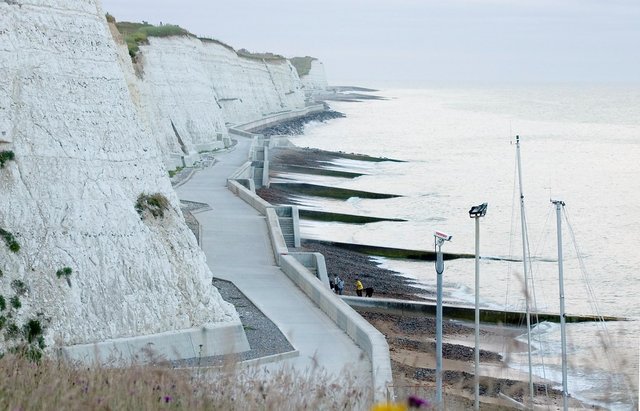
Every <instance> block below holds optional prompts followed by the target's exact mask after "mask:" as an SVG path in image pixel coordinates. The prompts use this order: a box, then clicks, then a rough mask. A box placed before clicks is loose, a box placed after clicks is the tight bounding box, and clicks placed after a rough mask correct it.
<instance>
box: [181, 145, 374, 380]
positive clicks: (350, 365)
mask: <svg viewBox="0 0 640 411" xmlns="http://www.w3.org/2000/svg"><path fill="white" fill-rule="evenodd" d="M249 144H250V140H249V139H244V138H239V139H238V144H237V145H236V147H235V149H233V150H231V151H228V152H224V153H220V154H219V155H217V156H216V162H215V164H214V165H213V166H211V167H208V168H204V169H203V170H200V171H198V172H196V173H195V174H194V175H193V176H192V177H191V179H190V180H189V181H187V182H186V183H184V184H183V185H181V186H180V187H178V188H177V189H176V191H177V192H178V195H179V197H180V198H181V199H183V200H189V201H198V202H203V203H207V204H209V205H210V206H211V210H209V211H204V212H199V213H197V215H196V218H197V219H198V221H199V223H200V225H201V230H202V244H201V247H202V249H203V251H204V252H205V255H206V256H207V262H208V265H209V267H210V268H211V271H212V272H213V275H214V276H215V277H218V278H222V279H225V280H229V281H231V282H233V283H234V284H235V285H236V287H238V289H240V291H242V293H243V294H245V295H246V296H247V297H248V298H249V299H250V300H251V301H252V302H253V303H254V304H255V305H256V306H257V307H258V308H259V309H260V310H261V311H262V312H263V313H264V314H265V315H266V316H267V317H269V319H271V321H273V322H274V323H275V324H276V326H278V328H279V329H280V330H281V331H282V332H283V334H285V335H286V336H287V338H288V339H289V341H290V342H291V344H292V345H293V347H294V348H295V349H296V350H298V351H299V353H300V355H299V356H297V357H294V358H288V359H285V360H282V361H281V362H282V363H283V364H289V365H291V366H293V367H295V368H296V369H297V370H300V371H305V370H307V369H312V368H313V367H314V366H315V365H318V366H320V367H321V368H324V369H325V370H326V371H327V372H328V373H331V374H335V375H337V374H339V373H341V372H342V371H343V368H346V369H347V370H349V371H350V372H351V373H352V374H354V375H357V376H358V378H359V381H363V382H365V380H363V378H367V379H369V380H371V363H370V360H369V359H368V358H367V355H366V354H365V353H364V352H363V351H362V350H361V349H360V348H359V347H358V346H356V345H355V343H354V342H353V341H352V340H351V339H350V338H349V337H348V336H347V335H346V334H345V333H344V332H343V331H342V330H340V329H339V328H338V327H337V326H336V325H335V323H334V322H333V321H331V320H330V319H329V318H328V317H327V316H326V315H325V314H324V313H323V312H322V311H321V310H320V309H319V308H318V307H317V306H316V305H315V304H314V303H313V302H312V301H311V300H309V299H308V298H307V296H306V295H305V294H304V293H303V292H302V291H301V290H300V289H299V288H298V287H297V286H296V285H295V284H294V283H293V282H292V281H291V280H290V279H289V278H288V277H287V276H286V275H285V274H284V273H283V272H282V271H281V270H280V268H279V267H278V266H277V265H276V262H275V260H274V256H273V251H272V248H271V241H270V239H269V235H268V232H267V225H266V221H265V217H264V216H262V215H260V214H259V213H258V212H257V211H256V210H255V209H253V208H252V207H251V206H249V205H248V204H246V203H245V202H244V201H242V200H241V199H240V198H238V197H237V196H235V195H234V194H233V193H232V192H231V191H229V190H228V189H227V187H226V182H227V177H228V176H230V175H231V174H232V173H233V172H234V171H235V170H236V169H237V168H238V167H240V166H241V165H242V164H243V163H244V162H245V161H246V159H247V152H248V148H249ZM367 386H371V384H367Z"/></svg>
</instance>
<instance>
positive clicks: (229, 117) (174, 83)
mask: <svg viewBox="0 0 640 411" xmlns="http://www.w3.org/2000/svg"><path fill="white" fill-rule="evenodd" d="M137 61H138V63H137V64H138V67H139V68H140V69H139V72H140V73H141V75H140V76H138V77H137V78H136V79H135V81H134V82H135V84H134V85H133V88H137V89H139V90H140V96H141V98H140V104H139V106H140V108H141V110H142V112H143V117H145V118H146V119H147V120H148V122H149V126H150V128H151V131H152V133H153V135H154V136H156V138H157V139H158V141H159V143H160V147H161V150H162V152H163V156H164V159H165V163H166V164H168V165H169V167H172V166H175V165H179V164H178V163H176V161H175V159H176V158H178V157H180V156H184V157H185V161H186V162H187V164H188V163H189V162H190V160H189V159H191V161H192V160H194V159H197V153H198V151H201V150H211V149H215V148H220V147H224V146H225V145H226V144H228V140H226V138H227V128H226V124H240V123H245V122H249V121H252V120H256V119H260V118H262V117H264V116H268V115H270V114H275V113H279V112H282V111H286V110H292V109H299V108H303V107H304V106H305V101H304V92H303V91H302V83H301V82H300V79H299V78H298V75H297V73H296V71H295V69H294V68H293V66H291V64H290V63H289V62H288V61H287V60H286V59H261V58H253V57H243V56H240V55H238V54H237V53H236V52H235V51H234V50H232V49H230V48H228V47H225V46H223V45H221V44H219V43H217V42H212V41H206V40H199V39H197V38H194V37H188V36H174V37H166V38H159V37H150V38H149V44H146V45H140V52H139V54H138V56H137ZM225 140H226V141H225Z"/></svg>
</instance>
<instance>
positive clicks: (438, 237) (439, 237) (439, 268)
mask: <svg viewBox="0 0 640 411" xmlns="http://www.w3.org/2000/svg"><path fill="white" fill-rule="evenodd" d="M433 239H434V244H435V247H436V289H437V292H436V295H437V299H436V404H437V405H436V406H437V407H438V410H442V408H443V407H442V406H443V403H442V273H444V258H443V256H442V244H444V242H445V241H451V236H450V235H449V234H445V233H443V232H442V231H436V232H435V233H433Z"/></svg>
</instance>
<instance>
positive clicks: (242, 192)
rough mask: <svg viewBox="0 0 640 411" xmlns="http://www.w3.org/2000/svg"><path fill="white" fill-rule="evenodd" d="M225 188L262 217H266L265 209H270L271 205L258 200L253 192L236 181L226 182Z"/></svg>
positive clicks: (260, 199)
mask: <svg viewBox="0 0 640 411" xmlns="http://www.w3.org/2000/svg"><path fill="white" fill-rule="evenodd" d="M227 188H228V189H229V190H231V192H233V193H234V194H235V195H237V196H238V197H240V198H241V199H242V200H244V202H245V203H247V204H249V205H250V206H251V207H253V208H255V209H256V210H257V211H258V212H259V213H260V214H262V215H265V216H266V214H267V208H271V207H272V206H271V204H269V203H268V202H267V201H265V200H263V199H262V198H260V197H259V196H258V195H256V193H255V192H253V191H251V190H249V189H248V188H246V187H245V186H243V185H242V184H240V183H239V182H238V181H236V180H227Z"/></svg>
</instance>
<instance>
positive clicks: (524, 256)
mask: <svg viewBox="0 0 640 411" xmlns="http://www.w3.org/2000/svg"><path fill="white" fill-rule="evenodd" d="M516 158H517V159H518V186H519V188H520V223H521V226H522V228H521V230H520V231H522V263H523V264H524V294H525V296H524V300H525V311H526V317H527V345H528V348H527V354H528V359H529V397H530V400H531V405H533V369H532V363H531V312H530V309H529V274H528V270H527V236H526V219H525V216H524V193H523V188H522V164H521V162H520V136H516Z"/></svg>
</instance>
